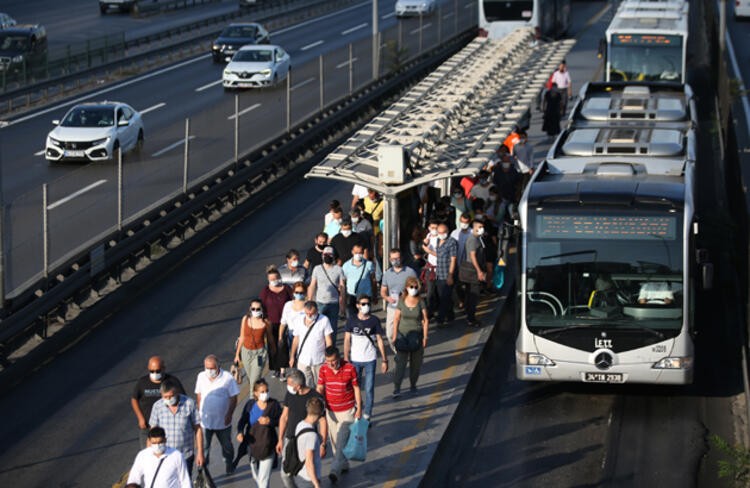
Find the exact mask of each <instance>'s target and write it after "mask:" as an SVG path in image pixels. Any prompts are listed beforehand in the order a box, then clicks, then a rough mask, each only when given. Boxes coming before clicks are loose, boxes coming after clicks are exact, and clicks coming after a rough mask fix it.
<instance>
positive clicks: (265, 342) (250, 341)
mask: <svg viewBox="0 0 750 488" xmlns="http://www.w3.org/2000/svg"><path fill="white" fill-rule="evenodd" d="M269 350H270V352H272V353H274V352H276V345H275V344H274V342H273V340H272V338H271V325H270V324H269V323H268V320H267V319H266V318H264V317H263V304H262V303H261V301H260V300H259V299H257V298H256V299H254V300H253V301H251V302H250V309H249V310H248V311H247V314H245V316H244V317H242V324H241V325H240V338H239V339H238V340H237V350H236V352H235V353H234V363H235V364H239V363H240V362H242V365H243V366H244V368H245V373H246V374H247V380H248V381H249V382H250V384H251V385H253V384H255V382H256V381H258V380H259V379H260V377H261V376H262V375H263V368H264V367H265V365H266V361H267V359H268V351H269Z"/></svg>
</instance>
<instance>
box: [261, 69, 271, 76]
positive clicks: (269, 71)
mask: <svg viewBox="0 0 750 488" xmlns="http://www.w3.org/2000/svg"><path fill="white" fill-rule="evenodd" d="M260 74H262V75H263V76H271V70H270V69H262V70H260Z"/></svg>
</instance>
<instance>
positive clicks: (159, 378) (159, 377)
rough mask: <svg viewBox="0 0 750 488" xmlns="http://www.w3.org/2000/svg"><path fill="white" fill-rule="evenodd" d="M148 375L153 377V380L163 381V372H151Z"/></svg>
mask: <svg viewBox="0 0 750 488" xmlns="http://www.w3.org/2000/svg"><path fill="white" fill-rule="evenodd" d="M148 377H149V378H151V381H161V373H149V374H148Z"/></svg>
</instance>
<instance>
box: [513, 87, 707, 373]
mask: <svg viewBox="0 0 750 488" xmlns="http://www.w3.org/2000/svg"><path fill="white" fill-rule="evenodd" d="M621 85H622V84H619V85H618V84H611V83H610V84H598V85H595V84H590V85H588V86H586V87H584V88H583V89H582V91H581V99H582V100H581V101H579V102H578V103H577V104H576V107H574V109H573V113H572V115H571V119H570V123H569V127H568V128H567V129H566V130H565V131H563V133H562V134H561V135H560V136H559V137H558V139H557V141H556V142H555V144H554V145H553V147H552V148H551V149H550V151H549V153H548V155H547V158H546V160H545V161H544V162H543V163H542V164H541V165H540V166H539V168H538V169H537V171H536V172H535V173H534V175H533V177H532V179H531V181H530V183H529V185H528V186H527V187H526V190H525V192H524V195H523V197H522V199H521V202H520V204H519V224H520V228H521V229H520V230H521V246H520V248H521V256H520V258H521V261H520V262H521V270H520V273H521V279H520V293H519V299H520V303H519V314H520V316H519V321H520V323H519V332H518V336H517V340H516V376H517V377H518V378H519V379H521V380H529V381H575V382H589V383H656V384H689V383H691V382H692V380H693V358H694V343H693V334H694V332H695V323H694V303H695V299H694V294H695V290H696V286H697V284H696V280H697V277H698V276H701V277H702V280H700V281H701V284H702V285H703V286H705V287H710V282H711V276H712V268H711V265H710V263H708V262H706V259H705V253H704V252H703V251H701V250H698V249H697V248H696V241H695V240H696V237H697V235H698V230H699V227H698V223H697V219H696V215H695V202H694V200H695V196H694V178H695V133H694V128H695V118H694V117H695V112H694V106H693V102H692V92H691V91H690V90H689V87H685V88H684V89H682V90H680V89H679V88H675V87H673V86H669V87H666V88H659V87H649V86H643V85H641V86H630V87H628V86H621ZM680 114H681V115H680Z"/></svg>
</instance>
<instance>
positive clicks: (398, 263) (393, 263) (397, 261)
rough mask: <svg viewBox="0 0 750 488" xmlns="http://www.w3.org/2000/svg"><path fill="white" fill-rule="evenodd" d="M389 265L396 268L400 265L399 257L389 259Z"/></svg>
mask: <svg viewBox="0 0 750 488" xmlns="http://www.w3.org/2000/svg"><path fill="white" fill-rule="evenodd" d="M391 266H393V267H394V268H398V267H399V266H401V260H400V259H393V260H391Z"/></svg>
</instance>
